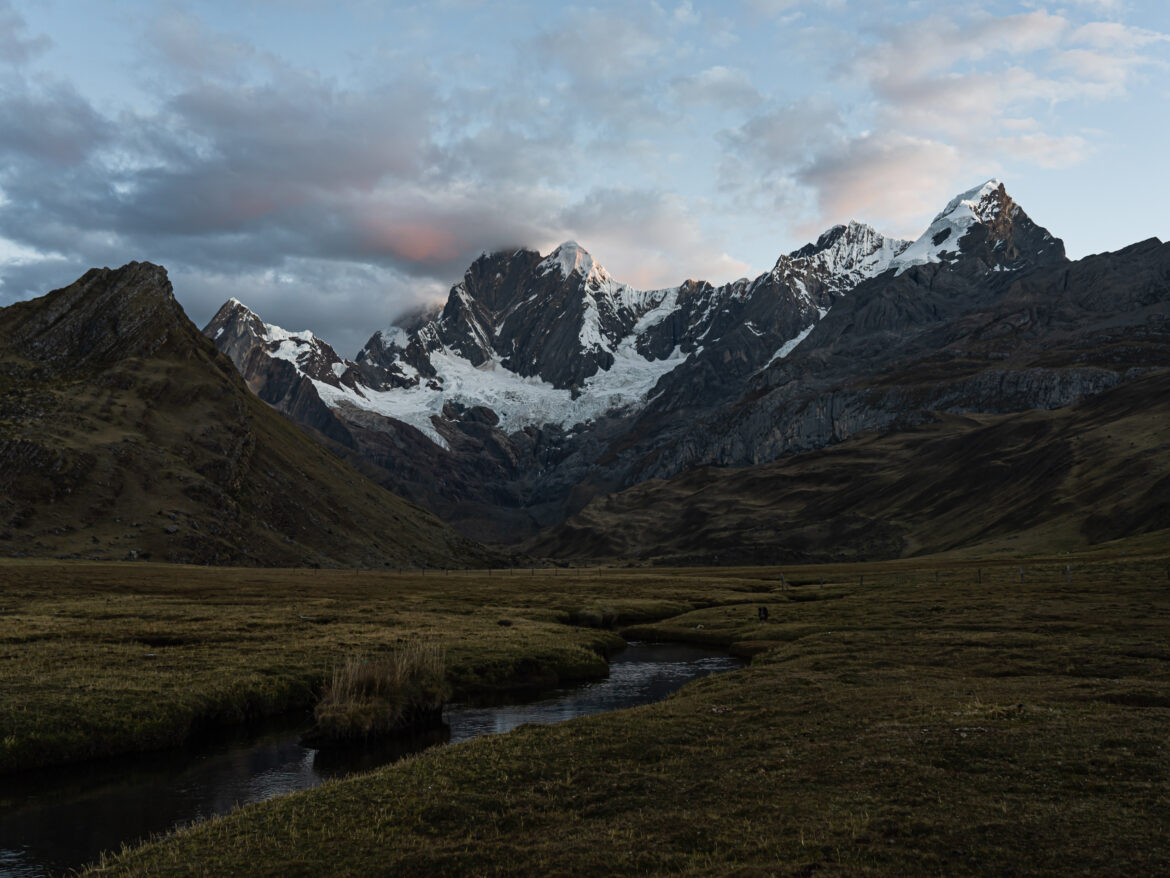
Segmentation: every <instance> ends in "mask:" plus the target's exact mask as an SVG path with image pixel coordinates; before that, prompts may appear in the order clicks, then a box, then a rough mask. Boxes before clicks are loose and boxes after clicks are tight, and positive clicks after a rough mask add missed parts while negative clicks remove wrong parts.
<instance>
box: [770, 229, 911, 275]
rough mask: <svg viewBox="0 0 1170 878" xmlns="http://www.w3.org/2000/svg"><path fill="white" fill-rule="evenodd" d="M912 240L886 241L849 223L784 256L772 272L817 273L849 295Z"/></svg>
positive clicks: (880, 235)
mask: <svg viewBox="0 0 1170 878" xmlns="http://www.w3.org/2000/svg"><path fill="white" fill-rule="evenodd" d="M909 246H910V242H909V241H903V240H900V239H898V238H887V237H886V236H884V235H883V234H881V233H880V232H878V231H877V230H876V229H874V228H873V227H872V226H869V225H866V224H865V223H859V222H857V220H850V221H849V224H848V225H836V226H833V227H832V228H830V229H828V230H827V231H825V232H824V233H823V234H822V235H821V236H820V237H819V238H817V241H816V243H815V244H806V245H805V246H803V247H801V248H800V249H799V250H794V251H792V252H791V253H789V254H788V255H787V256H781V257H780V259H779V260H778V261H777V262H776V267H775V268H774V269H773V270H772V271H773V273H774V274H776V275H777V276H782V275H785V274H788V273H790V272H794V271H795V272H798V273H801V274H803V273H805V272H809V271H811V272H814V273H815V274H816V275H818V276H819V277H820V278H821V279H822V281H823V282H824V283H825V284H827V285H828V286H829V287H830V288H831V289H833V290H834V291H836V292H839V293H846V292H848V291H849V290H851V289H852V288H853V287H855V286H857V284H859V283H860V282H861V281H863V280H866V279H867V278H871V277H875V276H877V275H879V274H881V273H882V272H884V271H885V270H886V269H887V268H889V266H890V263H891V262H892V261H893V260H894V259H895V258H896V257H897V256H898V254H900V253H901V252H902V251H903V250H905V249H906V248H907V247H909Z"/></svg>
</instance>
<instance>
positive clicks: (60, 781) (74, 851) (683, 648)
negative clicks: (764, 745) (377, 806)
mask: <svg viewBox="0 0 1170 878" xmlns="http://www.w3.org/2000/svg"><path fill="white" fill-rule="evenodd" d="M742 664H743V663H742V662H740V661H739V660H738V659H735V658H732V657H730V656H728V655H726V654H724V653H722V652H718V651H715V650H710V649H704V648H703V647H697V646H689V645H685V644H674V643H631V644H629V645H628V646H627V647H626V648H625V649H624V650H623V651H622V652H620V653H618V654H617V655H615V656H614V657H613V658H611V659H610V673H609V677H607V678H606V679H604V680H598V681H596V682H593V683H585V684H583V685H580V686H574V687H571V688H564V689H557V690H554V691H552V692H548V693H544V694H543V695H542V696H541V697H540V698H539V699H537V700H534V701H530V702H528V703H524V704H515V703H512V704H502V705H497V706H486V707H484V706H474V705H467V704H452V705H451V706H449V707H448V708H447V710H445V711H444V714H443V718H444V720H445V722H446V725H445V727H443V728H441V729H436V730H434V731H433V732H430V733H428V734H424V735H420V736H417V737H415V738H412V739H407V740H396V741H393V742H390V743H387V744H382V745H380V746H377V747H369V748H366V749H362V750H353V751H346V752H344V753H322V752H320V751H318V750H315V749H312V748H309V747H304V746H302V745H301V744H300V736H301V734H302V733H303V732H304V731H305V730H306V729H307V728H308V726H309V725H310V722H309V719H308V718H307V717H297V718H296V719H295V720H292V721H290V720H289V718H288V717H284V718H281V719H279V720H277V721H274V722H272V723H268V724H266V725H264V726H261V727H252V728H251V729H249V730H247V731H246V732H239V733H236V734H234V735H232V736H230V737H227V736H225V737H223V738H221V739H219V740H218V741H215V742H206V743H205V744H204V745H202V746H201V747H200V748H199V749H197V750H179V751H169V752H164V753H152V754H142V755H136V756H128V757H121V758H118V759H109V760H103V761H101V762H97V763H93V764H89V765H74V766H65V767H62V768H57V769H51V770H46V771H38V772H33V773H29V774H27V775H19V776H16V777H4V778H0V876H19V878H46V876H56V875H60V874H62V873H63V872H65V871H67V870H68V869H71V868H77V867H79V866H81V865H83V864H85V863H87V862H91V861H93V860H95V859H97V857H98V856H99V854H100V853H101V852H102V851H104V850H111V849H114V850H116V849H117V848H119V847H120V846H121V845H122V844H123V843H125V844H133V843H134V842H137V841H140V840H142V839H145V838H148V837H149V836H150V835H152V834H159V833H165V832H168V831H170V830H172V829H175V828H178V827H181V826H184V825H187V824H189V823H192V822H194V821H198V820H203V819H206V818H208V817H212V816H215V815H217V814H226V813H227V812H229V811H231V810H232V809H233V808H234V807H236V806H237V805H244V804H248V803H250V802H259V801H263V800H264V799H269V798H272V797H273V796H279V795H282V794H284V793H291V792H295V791H297V790H305V789H309V788H311V787H315V786H317V785H318V784H320V783H321V782H322V781H324V780H326V779H328V778H333V777H342V776H344V775H347V774H352V773H353V772H357V771H366V770H369V769H372V768H376V767H377V766H379V765H385V764H387V763H390V762H393V761H395V760H396V759H400V758H401V757H402V756H404V755H406V754H408V753H414V752H417V751H419V750H422V749H425V748H426V747H431V746H434V745H436V744H443V743H448V742H450V743H456V742H459V741H466V740H469V739H471V738H476V737H479V736H480V735H495V734H501V733H503V732H507V731H510V730H511V729H514V728H515V727H516V726H518V725H520V724H522V723H555V722H561V721H563V720H567V719H573V718H574V717H578V716H587V715H589V714H594V713H604V712H606V711H610V710H620V709H622V708H626V707H635V706H637V705H640V704H649V703H651V702H653V701H660V700H661V699H663V698H665V697H666V696H667V695H669V694H670V693H671V692H674V691H675V690H676V689H678V688H679V687H681V686H682V685H683V684H684V683H686V682H688V681H690V680H694V679H696V678H698V677H705V676H707V675H708V674H713V673H718V672H720V671H728V670H732V669H734V668H738V667H741V666H742Z"/></svg>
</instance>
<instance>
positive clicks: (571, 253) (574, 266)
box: [537, 241, 613, 284]
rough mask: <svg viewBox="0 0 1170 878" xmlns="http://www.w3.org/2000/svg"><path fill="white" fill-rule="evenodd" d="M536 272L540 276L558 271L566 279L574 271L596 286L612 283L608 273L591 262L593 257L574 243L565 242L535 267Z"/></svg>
mask: <svg viewBox="0 0 1170 878" xmlns="http://www.w3.org/2000/svg"><path fill="white" fill-rule="evenodd" d="M537 270H538V271H539V272H540V273H541V274H548V273H549V272H551V271H554V270H559V271H560V273H561V276H562V277H564V278H566V279H567V278H568V277H569V276H570V275H571V274H572V273H573V272H574V271H575V272H577V274H578V275H580V277H581V279H582V280H584V281H587V282H588V281H593V282H596V283H598V284H602V283H606V282H608V281H612V280H613V278H612V277H611V276H610V274H609V272H608V271H606V270H605V268H604V267H603V266H601V265H599V264H598V263H596V262H594V261H593V257H592V256H591V255H590V254H589V251H588V250H586V249H585V248H584V247H582V246H581V245H580V244H578V243H577V242H576V241H565V243H563V244H561V246H559V247H557V249H555V250H553V252H552V253H550V254H549V255H548V256H546V257H545V258H544V260H543V261H542V262H541V263H540V265H538V266H537Z"/></svg>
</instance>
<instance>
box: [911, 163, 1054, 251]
mask: <svg viewBox="0 0 1170 878" xmlns="http://www.w3.org/2000/svg"><path fill="white" fill-rule="evenodd" d="M1063 260H1064V243H1063V242H1062V241H1061V240H1060V239H1059V238H1055V237H1053V236H1052V234H1050V233H1049V232H1048V230H1047V229H1044V228H1041V227H1040V226H1038V225H1036V224H1035V223H1034V222H1032V220H1031V219H1030V218H1029V217H1028V215H1027V214H1026V213H1024V210H1023V208H1021V207H1020V206H1019V205H1018V204H1016V202H1015V201H1014V200H1013V199H1012V197H1011V196H1010V195H1009V194H1008V192H1007V188H1006V187H1005V186H1004V184H1003V183H1001V182H1000V181H999V180H994V179H992V180H988V181H987V182H986V183H983V184H981V185H979V186H976V187H975V188H973V189H969V190H967V191H966V192H962V193H960V194H959V195H956V196H955V197H954V198H952V199H951V200H950V201H949V202H948V203H947V206H946V207H944V208H943V209H942V211H941V212H940V213H939V214H938V215H937V216H936V217H935V218H934V220H933V221H932V222H931V224H930V226H929V227H928V228H927V230H926V231H925V232H924V233H923V234H922V236H921V237H919V238H918V240H916V241H915V242H914V243H913V244H911V245H910V246H909V247H907V248H906V249H905V251H904V252H902V253H901V254H899V255H898V257H897V258H896V259H895V260H894V262H893V267H894V268H896V269H897V272H898V274H902V273H903V272H904V271H907V270H908V269H910V268H912V267H914V266H915V265H927V264H930V263H943V264H946V265H957V264H959V263H963V264H965V265H967V266H969V267H970V269H971V270H974V271H977V272H983V271H1014V270H1017V269H1020V268H1023V267H1024V266H1025V265H1038V264H1047V263H1051V262H1055V261H1063Z"/></svg>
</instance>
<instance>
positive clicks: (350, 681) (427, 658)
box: [311, 639, 451, 744]
mask: <svg viewBox="0 0 1170 878" xmlns="http://www.w3.org/2000/svg"><path fill="white" fill-rule="evenodd" d="M450 695H451V686H450V684H449V683H448V682H447V654H446V650H444V649H443V647H442V646H441V645H439V644H435V643H425V642H423V641H421V640H417V639H416V640H409V641H406V642H404V643H402V644H400V645H398V646H397V648H395V650H394V651H393V652H392V653H390V654H389V655H383V656H365V655H360V654H351V655H349V656H346V657H345V659H344V660H342V661H340V662H338V663H337V664H336V665H335V666H334V668H333V674H332V676H331V678H330V680H329V683H328V685H327V686H326V687H325V690H324V692H323V693H322V694H321V700H320V701H318V702H317V706H316V707H315V708H314V710H313V716H314V718H315V720H316V723H317V725H316V728H315V729H314V730H313V732H312V734H311V737H312V739H313V740H314V741H315V742H317V743H321V744H326V743H331V742H346V741H357V740H367V739H370V738H375V737H379V736H384V735H389V734H394V733H396V732H403V731H406V730H409V729H415V728H419V727H422V726H427V725H431V724H434V723H436V722H438V721H439V719H440V716H441V711H442V709H443V704H444V703H446V701H447V699H448V698H449V697H450Z"/></svg>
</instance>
